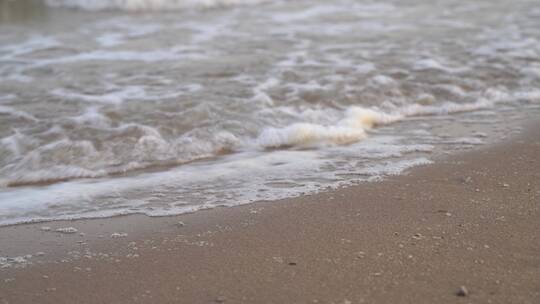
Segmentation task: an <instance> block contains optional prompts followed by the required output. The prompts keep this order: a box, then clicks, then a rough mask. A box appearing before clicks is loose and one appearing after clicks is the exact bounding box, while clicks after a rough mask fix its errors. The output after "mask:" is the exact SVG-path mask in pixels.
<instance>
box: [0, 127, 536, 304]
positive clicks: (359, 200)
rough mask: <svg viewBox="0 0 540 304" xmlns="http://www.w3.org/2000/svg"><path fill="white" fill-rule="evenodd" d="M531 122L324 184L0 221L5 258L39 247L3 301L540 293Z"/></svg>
mask: <svg viewBox="0 0 540 304" xmlns="http://www.w3.org/2000/svg"><path fill="white" fill-rule="evenodd" d="M528 130H529V131H527V132H525V133H524V134H522V135H520V136H518V137H516V138H514V139H511V140H509V141H507V142H505V143H503V144H499V145H497V146H493V147H485V148H481V149H480V150H478V151H473V152H468V153H465V154H462V155H455V156H451V157H449V158H447V159H445V160H442V161H441V160H440V161H438V162H437V164H435V165H430V166H425V167H420V168H416V169H413V170H411V171H410V172H409V174H408V175H406V176H398V177H393V178H390V179H388V180H386V181H383V182H378V183H370V184H362V185H359V186H354V187H349V188H346V189H341V190H338V191H332V192H328V193H322V194H318V195H313V196H304V197H300V198H295V199H288V200H283V201H278V202H272V203H264V202H262V203H257V204H252V205H248V206H243V207H235V208H218V209H214V210H209V211H205V212H198V213H195V214H187V215H182V216H177V217H167V218H148V217H144V216H126V217H118V218H112V219H99V220H79V221H73V222H53V223H44V224H43V223H42V224H32V225H18V226H12V227H4V228H0V256H11V257H14V256H21V255H26V254H32V255H33V256H32V257H27V258H24V257H23V258H19V259H17V260H16V261H13V260H9V261H6V260H4V262H3V264H4V266H5V268H3V269H1V270H0V303H215V302H224V303H540V213H539V207H540V124H533V125H532V126H531V127H530V128H528ZM178 221H182V222H183V223H184V225H182V224H178ZM44 226H48V227H50V228H51V231H43V230H41V228H42V227H44ZM62 227H63V228H66V227H75V228H76V229H77V230H78V231H77V232H76V233H71V234H66V233H59V232H55V231H54V230H56V229H57V228H62ZM81 233H82V234H81ZM113 233H117V234H114V235H113ZM125 234H127V235H125ZM38 252H42V253H39V254H37V255H36V253H38ZM28 263H30V264H28ZM460 286H465V287H466V289H467V293H466V295H465V296H458V295H457V293H458V291H459V288H460Z"/></svg>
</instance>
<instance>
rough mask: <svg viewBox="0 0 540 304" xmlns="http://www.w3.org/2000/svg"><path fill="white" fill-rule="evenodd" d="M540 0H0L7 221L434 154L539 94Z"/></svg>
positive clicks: (536, 101)
mask: <svg viewBox="0 0 540 304" xmlns="http://www.w3.org/2000/svg"><path fill="white" fill-rule="evenodd" d="M535 3H536V1H531V0H518V1H511V2H510V1H502V0H500V1H482V0H478V1H457V0H448V1H420V0H411V1H390V0H387V1H366V0H360V1H353V0H337V1H316V0H313V1H307V0H299V1H284V0H283V1H279V0H267V1H263V0H201V1H196V0H99V1H97V0H96V1H86V0H44V1H38V0H24V1H5V0H4V1H0V225H6V224H14V223H21V222H31V221H42V220H52V219H71V218H85V217H103V216H113V215H118V214H130V213H143V214H147V215H151V216H154V215H155V216H160V215H170V214H180V213H184V212H192V211H196V210H200V209H206V208H212V207H215V206H233V205H239V204H245V203H249V202H253V201H260V200H275V199H280V198H287V197H293V196H298V195H303V194H308V193H316V192H318V191H323V190H326V189H335V188H338V187H342V186H347V185H352V184H356V183H359V182H364V181H374V180H379V179H381V178H384V177H385V176H388V175H395V174H400V173H401V172H403V171H404V170H406V169H408V168H410V167H413V166H417V165H422V164H429V163H431V162H432V161H433V159H435V158H436V157H437V156H438V155H442V154H444V153H451V152H454V151H460V150H463V149H469V148H471V147H475V146H477V145H481V144H485V143H490V142H494V141H497V140H500V139H501V138H503V137H506V136H508V135H510V134H512V132H515V131H516V130H517V126H519V124H520V122H522V121H523V120H524V119H527V118H532V117H537V116H538V114H539V113H540V31H539V30H538V29H539V28H540V8H539V7H538V5H535Z"/></svg>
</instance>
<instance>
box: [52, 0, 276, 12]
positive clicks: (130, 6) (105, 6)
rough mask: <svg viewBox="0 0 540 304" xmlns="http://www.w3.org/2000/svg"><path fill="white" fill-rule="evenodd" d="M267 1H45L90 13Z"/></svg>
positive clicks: (206, 6)
mask: <svg viewBox="0 0 540 304" xmlns="http://www.w3.org/2000/svg"><path fill="white" fill-rule="evenodd" d="M264 1H267V0H45V3H46V4H47V5H48V6H52V7H66V8H73V9H81V10H88V11H102V10H122V11H139V12H144V11H165V10H179V9H184V8H190V7H203V8H213V7H228V6H236V5H253V4H258V3H261V2H264Z"/></svg>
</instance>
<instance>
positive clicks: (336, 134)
mask: <svg viewBox="0 0 540 304" xmlns="http://www.w3.org/2000/svg"><path fill="white" fill-rule="evenodd" d="M493 105H494V101H491V100H488V99H485V98H482V99H480V100H478V101H477V102H475V103H464V104H457V103H451V102H447V103H443V104H441V105H421V104H413V105H409V106H404V107H402V108H398V109H396V110H394V111H393V112H388V113H385V112H382V111H380V110H377V109H366V108H362V107H358V106H353V107H350V108H348V109H347V110H346V111H345V115H344V116H345V117H344V118H343V119H341V120H340V121H338V122H337V123H336V124H335V125H321V124H314V123H294V124H291V125H289V126H286V127H283V128H266V129H264V130H263V131H262V132H261V134H260V136H259V137H258V139H257V142H258V144H259V145H260V146H262V147H265V148H278V147H290V146H298V147H309V146H316V145H328V144H337V145H342V144H350V143H353V142H357V141H360V140H362V139H364V138H365V137H366V132H367V131H368V130H370V129H372V128H373V127H374V126H377V125H387V124H390V123H394V122H398V121H402V120H404V119H406V118H407V117H413V116H424V115H446V114H451V113H460V112H471V111H476V110H479V109H485V108H490V107H492V106H493Z"/></svg>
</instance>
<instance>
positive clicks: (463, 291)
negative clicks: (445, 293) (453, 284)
mask: <svg viewBox="0 0 540 304" xmlns="http://www.w3.org/2000/svg"><path fill="white" fill-rule="evenodd" d="M456 295H457V296H458V297H466V296H468V295H469V291H468V290H467V287H465V286H461V287H459V290H458V291H457V292H456Z"/></svg>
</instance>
